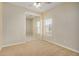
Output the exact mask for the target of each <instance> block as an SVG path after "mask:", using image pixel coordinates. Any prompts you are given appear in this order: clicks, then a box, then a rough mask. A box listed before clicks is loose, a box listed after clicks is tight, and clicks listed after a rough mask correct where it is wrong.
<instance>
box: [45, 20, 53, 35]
mask: <svg viewBox="0 0 79 59" xmlns="http://www.w3.org/2000/svg"><path fill="white" fill-rule="evenodd" d="M52 25H53V24H52V19H51V18H48V19H45V20H44V26H45V33H46V34H47V35H51V34H52Z"/></svg>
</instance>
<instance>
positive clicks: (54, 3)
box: [10, 2, 60, 13]
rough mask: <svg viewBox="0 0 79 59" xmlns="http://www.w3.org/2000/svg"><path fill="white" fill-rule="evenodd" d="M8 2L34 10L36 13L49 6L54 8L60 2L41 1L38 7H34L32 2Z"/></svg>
mask: <svg viewBox="0 0 79 59" xmlns="http://www.w3.org/2000/svg"><path fill="white" fill-rule="evenodd" d="M10 3H11V4H14V5H18V6H21V7H24V8H27V9H28V10H30V11H34V12H38V13H42V12H45V11H47V10H50V9H51V8H54V7H55V6H57V5H59V4H60V2H51V3H46V2H41V6H40V7H39V8H36V7H35V6H34V5H33V3H34V2H10Z"/></svg>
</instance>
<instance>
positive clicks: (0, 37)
mask: <svg viewBox="0 0 79 59" xmlns="http://www.w3.org/2000/svg"><path fill="white" fill-rule="evenodd" d="M2 26H3V21H2V3H1V2H0V48H1V45H2V41H3V31H2V30H3V27H2Z"/></svg>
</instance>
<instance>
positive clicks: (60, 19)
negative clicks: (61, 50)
mask: <svg viewBox="0 0 79 59" xmlns="http://www.w3.org/2000/svg"><path fill="white" fill-rule="evenodd" d="M78 12H79V3H63V4H61V5H59V6H57V7H55V8H53V9H51V10H49V11H48V13H47V16H51V17H52V19H53V22H54V26H53V28H54V31H53V34H54V39H53V38H52V39H47V40H48V41H50V42H56V43H58V44H60V45H63V46H65V47H68V48H71V49H73V50H76V51H79V46H78V45H79V39H78V35H77V32H78V31H77V28H78V21H77V20H78V19H79V16H78V15H79V13H78Z"/></svg>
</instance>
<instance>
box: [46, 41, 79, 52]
mask: <svg viewBox="0 0 79 59" xmlns="http://www.w3.org/2000/svg"><path fill="white" fill-rule="evenodd" d="M45 41H47V42H49V43H52V44H56V45H58V46H61V47H63V48H66V49H68V50H71V51H73V52H76V53H79V51H78V50H75V49H72V48H70V47H67V46H64V45H62V44H59V43H56V42H52V41H49V40H45Z"/></svg>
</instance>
